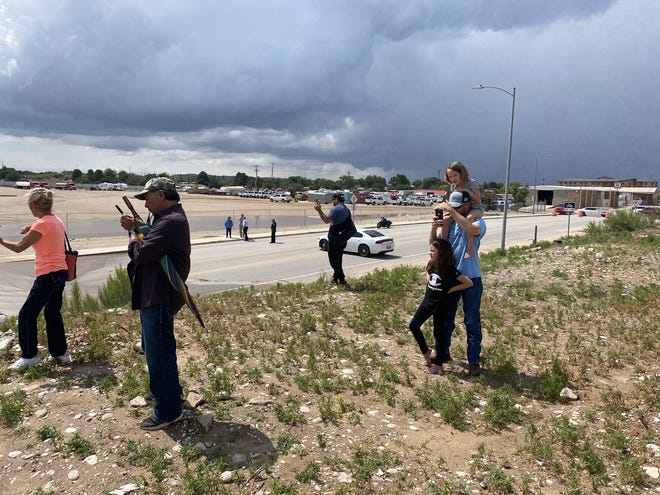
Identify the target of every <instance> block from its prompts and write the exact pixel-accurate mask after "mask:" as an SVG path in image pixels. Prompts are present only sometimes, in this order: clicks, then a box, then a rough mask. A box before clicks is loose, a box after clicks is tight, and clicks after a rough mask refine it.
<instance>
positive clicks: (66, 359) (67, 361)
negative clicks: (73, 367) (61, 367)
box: [55, 351, 73, 364]
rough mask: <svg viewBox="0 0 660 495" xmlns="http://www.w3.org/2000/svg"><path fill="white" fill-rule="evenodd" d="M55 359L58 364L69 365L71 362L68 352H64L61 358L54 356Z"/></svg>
mask: <svg viewBox="0 0 660 495" xmlns="http://www.w3.org/2000/svg"><path fill="white" fill-rule="evenodd" d="M55 359H57V360H58V361H59V362H60V364H71V363H72V362H73V359H71V356H70V355H69V351H67V352H65V353H64V354H62V355H61V356H56V357H55Z"/></svg>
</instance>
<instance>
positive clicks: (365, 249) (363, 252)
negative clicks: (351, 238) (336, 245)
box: [358, 244, 371, 256]
mask: <svg viewBox="0 0 660 495" xmlns="http://www.w3.org/2000/svg"><path fill="white" fill-rule="evenodd" d="M358 254H359V255H360V256H369V255H370V254H371V251H369V246H367V245H366V244H360V246H359V247H358Z"/></svg>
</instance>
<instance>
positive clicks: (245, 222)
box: [241, 217, 250, 241]
mask: <svg viewBox="0 0 660 495" xmlns="http://www.w3.org/2000/svg"><path fill="white" fill-rule="evenodd" d="M241 226H242V227H243V239H244V240H246V241H249V240H250V239H248V234H247V233H248V227H249V226H250V224H249V223H248V219H247V217H245V218H243V223H242V224H241Z"/></svg>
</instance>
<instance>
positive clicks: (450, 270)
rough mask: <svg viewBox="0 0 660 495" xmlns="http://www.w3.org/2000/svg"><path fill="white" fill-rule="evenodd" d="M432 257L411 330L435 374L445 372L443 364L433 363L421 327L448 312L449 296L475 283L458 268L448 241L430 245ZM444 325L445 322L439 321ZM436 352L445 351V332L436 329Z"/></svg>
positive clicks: (410, 326)
mask: <svg viewBox="0 0 660 495" xmlns="http://www.w3.org/2000/svg"><path fill="white" fill-rule="evenodd" d="M429 256H430V257H431V259H430V260H429V262H428V263H427V264H426V293H425V294H424V300H423V301H422V303H421V304H420V305H419V308H417V311H416V312H415V316H413V317H412V320H410V324H409V325H408V327H409V328H410V331H411V332H412V334H413V337H415V340H416V341H417V345H419V350H420V351H421V352H422V355H423V356H424V364H425V365H426V366H427V368H428V370H427V372H428V373H432V374H436V373H438V372H440V371H442V364H441V363H440V364H434V363H432V362H431V349H429V346H428V345H427V344H426V339H425V338H424V334H423V333H422V325H423V324H424V322H425V321H426V320H428V319H429V318H430V317H431V316H433V315H434V314H435V313H438V312H439V313H440V316H442V314H441V313H442V312H443V311H445V309H446V308H445V304H444V303H445V301H446V296H447V294H450V293H452V292H456V291H459V290H464V289H468V288H470V287H472V281H471V280H470V279H469V278H468V277H466V276H465V275H463V274H462V273H461V272H460V271H459V270H458V269H457V268H456V259H455V258H454V251H453V250H452V248H451V244H449V242H447V241H446V240H445V239H437V240H435V241H433V242H431V246H430V251H429ZM438 321H443V318H438ZM433 338H434V339H435V348H436V351H437V350H438V349H442V348H443V345H442V339H443V337H442V328H438V329H436V328H435V327H434V329H433Z"/></svg>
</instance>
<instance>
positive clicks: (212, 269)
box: [0, 215, 602, 315]
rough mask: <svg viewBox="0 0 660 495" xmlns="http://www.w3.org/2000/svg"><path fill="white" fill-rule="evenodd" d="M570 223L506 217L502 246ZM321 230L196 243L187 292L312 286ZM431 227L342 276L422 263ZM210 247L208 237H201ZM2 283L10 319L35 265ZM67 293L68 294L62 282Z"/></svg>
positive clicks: (93, 289) (87, 271) (106, 268)
mask: <svg viewBox="0 0 660 495" xmlns="http://www.w3.org/2000/svg"><path fill="white" fill-rule="evenodd" d="M590 221H596V222H600V221H602V219H596V218H587V217H577V216H575V215H573V216H571V217H570V234H571V235H573V234H575V233H576V232H579V231H580V230H582V228H584V227H585V226H586V225H587V224H588V223H589V222H590ZM487 226H488V231H487V234H486V236H485V238H484V240H483V242H482V248H481V250H482V251H485V250H493V249H497V248H499V246H500V243H501V232H502V230H501V229H502V219H501V218H500V217H495V218H488V219H487ZM568 228H569V217H568V216H557V217H553V216H550V215H539V216H533V215H510V216H509V217H508V220H507V237H506V244H507V247H510V246H514V245H527V244H531V243H532V241H533V239H534V235H535V229H536V231H537V240H538V241H544V240H554V239H557V238H559V237H562V236H565V235H567V234H568V233H569V231H568ZM325 230H326V229H325V228H324V227H323V226H322V225H320V226H319V229H314V230H313V231H312V230H310V231H305V232H298V233H291V234H289V235H283V236H279V237H278V239H277V243H276V244H270V243H269V241H270V235H269V234H265V233H264V234H260V235H259V236H255V237H254V238H251V240H250V241H249V242H245V241H243V240H241V239H240V238H234V239H232V240H225V239H224V237H222V238H218V239H217V242H211V243H206V244H196V245H194V246H193V250H192V271H191V274H190V277H189V279H188V285H189V287H190V291H191V293H192V294H209V293H214V292H220V291H224V290H229V289H235V288H238V287H245V286H248V287H249V286H255V287H268V286H272V285H274V284H276V283H278V282H282V283H290V282H310V281H313V280H316V279H317V278H319V277H320V276H326V277H329V276H331V272H330V271H329V268H330V267H329V264H328V259H327V253H325V252H323V251H320V250H319V249H318V243H317V238H318V235H319V233H321V232H325ZM429 230H430V223H411V224H402V225H396V224H395V225H393V226H392V228H391V229H383V230H382V232H384V233H386V234H389V235H391V236H392V237H394V239H395V244H396V246H395V250H394V252H392V253H390V254H386V255H384V256H376V257H369V258H362V257H360V256H358V255H353V254H346V255H344V270H345V272H346V274H347V277H348V278H349V283H350V278H351V277H355V276H359V275H361V274H364V273H367V272H369V271H371V270H373V269H374V268H392V267H395V266H398V265H420V266H421V265H422V264H424V263H425V262H426V260H427V259H428V244H427V236H428V232H429ZM207 241H208V239H207ZM126 263H127V256H126V254H125V252H114V253H104V254H96V255H90V256H81V257H80V258H79V260H78V273H79V277H78V283H79V285H80V287H81V289H82V291H83V293H85V292H87V293H89V294H91V295H96V293H97V290H98V287H99V286H100V285H101V284H102V283H103V282H105V280H106V278H107V276H108V274H109V273H111V272H113V271H114V269H115V267H118V266H124V265H125V264H126ZM0 270H1V272H0V273H2V280H3V284H2V287H0V313H3V314H7V315H15V314H17V312H18V310H19V309H20V307H21V305H22V304H23V301H24V300H25V298H26V297H27V291H28V290H29V289H30V287H31V286H32V282H33V280H34V272H33V262H32V261H16V260H12V259H7V260H4V261H1V262H0ZM68 286H69V287H68V288H67V291H68V290H70V284H68Z"/></svg>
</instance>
